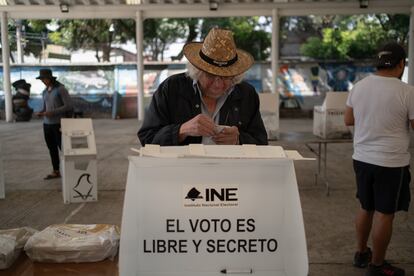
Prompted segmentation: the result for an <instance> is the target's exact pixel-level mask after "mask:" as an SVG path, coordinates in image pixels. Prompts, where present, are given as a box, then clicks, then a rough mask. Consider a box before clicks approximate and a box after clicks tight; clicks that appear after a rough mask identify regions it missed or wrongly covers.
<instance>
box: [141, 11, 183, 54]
mask: <svg viewBox="0 0 414 276" xmlns="http://www.w3.org/2000/svg"><path fill="white" fill-rule="evenodd" d="M186 26H187V24H186V22H185V21H183V20H179V19H169V18H162V19H146V20H145V22H144V48H145V50H146V51H147V52H148V53H149V54H150V57H151V59H152V60H159V59H160V60H164V51H165V50H167V48H168V46H169V45H170V44H172V43H173V42H175V41H176V40H177V39H184V38H185V37H186V34H187V29H186Z"/></svg>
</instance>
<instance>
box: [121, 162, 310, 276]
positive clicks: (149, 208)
mask: <svg viewBox="0 0 414 276" xmlns="http://www.w3.org/2000/svg"><path fill="white" fill-rule="evenodd" d="M123 210H124V211H123V218H122V227H121V229H122V234H121V247H120V260H119V266H120V275H121V276H130V275H133V276H135V275H139V276H147V275H151V276H164V275H176V276H178V275H180V276H186V275H192V276H193V275H204V276H213V275H223V273H225V272H227V273H228V274H230V273H232V272H233V273H234V272H238V273H242V274H252V275H258V276H261V275H263V276H264V275H269V276H270V275H272V276H282V275H283V276H285V275H289V276H294V275H296V276H305V275H307V274H308V257H307V249H306V240H305V232H304V225H303V218H302V212H301V206H300V201H299V193H298V189H297V183H296V176H295V172H294V167H293V161H292V160H289V159H268V160H264V159H256V160H253V161H252V160H246V159H214V158H209V159H199V158H151V157H130V164H129V170H128V180H127V187H126V193H125V201H124V209H123Z"/></svg>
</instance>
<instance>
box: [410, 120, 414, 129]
mask: <svg viewBox="0 0 414 276" xmlns="http://www.w3.org/2000/svg"><path fill="white" fill-rule="evenodd" d="M410 123H411V128H412V129H414V120H410Z"/></svg>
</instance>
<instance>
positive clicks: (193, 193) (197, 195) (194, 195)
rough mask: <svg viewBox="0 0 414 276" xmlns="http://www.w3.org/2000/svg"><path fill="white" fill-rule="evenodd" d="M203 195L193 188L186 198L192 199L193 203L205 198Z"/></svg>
mask: <svg viewBox="0 0 414 276" xmlns="http://www.w3.org/2000/svg"><path fill="white" fill-rule="evenodd" d="M200 194H201V193H200V192H199V191H198V190H197V189H196V188H195V187H193V188H192V189H191V190H190V191H189V192H188V193H187V196H186V197H185V198H186V199H191V200H192V201H194V200H196V199H198V198H203V197H202V196H201V195H200Z"/></svg>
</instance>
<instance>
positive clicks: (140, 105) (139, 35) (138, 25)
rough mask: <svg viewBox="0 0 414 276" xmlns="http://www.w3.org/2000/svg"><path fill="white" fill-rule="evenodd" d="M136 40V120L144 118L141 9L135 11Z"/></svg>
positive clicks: (142, 25) (142, 23) (142, 24)
mask: <svg viewBox="0 0 414 276" xmlns="http://www.w3.org/2000/svg"><path fill="white" fill-rule="evenodd" d="M135 31H136V41H137V89H138V91H137V109H138V110H137V113H138V120H140V121H142V120H144V57H143V54H142V53H143V52H144V22H143V18H142V11H137V13H136V30H135Z"/></svg>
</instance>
